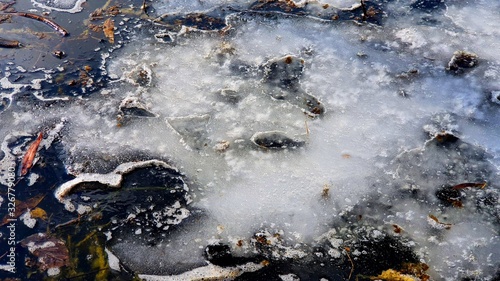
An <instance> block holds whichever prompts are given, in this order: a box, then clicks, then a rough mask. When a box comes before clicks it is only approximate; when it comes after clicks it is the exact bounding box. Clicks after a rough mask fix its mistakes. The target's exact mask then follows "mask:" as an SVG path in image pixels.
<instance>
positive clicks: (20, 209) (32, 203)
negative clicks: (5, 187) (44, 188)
mask: <svg viewBox="0 0 500 281" xmlns="http://www.w3.org/2000/svg"><path fill="white" fill-rule="evenodd" d="M44 197H45V195H42V194H39V195H37V196H35V197H33V198H30V199H28V200H26V202H22V201H17V200H16V210H15V212H14V213H12V214H11V213H7V214H6V215H5V216H4V217H3V220H2V223H0V226H3V225H6V224H7V223H9V219H15V218H18V217H19V216H20V215H22V214H23V213H24V212H26V210H28V209H34V208H35V207H36V206H37V205H38V204H39V203H40V202H41V201H42V199H43V198H44Z"/></svg>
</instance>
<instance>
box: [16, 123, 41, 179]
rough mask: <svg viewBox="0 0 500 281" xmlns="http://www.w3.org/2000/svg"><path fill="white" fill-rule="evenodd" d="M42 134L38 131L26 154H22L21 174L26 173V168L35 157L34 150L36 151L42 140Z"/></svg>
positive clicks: (31, 164) (29, 166)
mask: <svg viewBox="0 0 500 281" xmlns="http://www.w3.org/2000/svg"><path fill="white" fill-rule="evenodd" d="M42 138H43V134H42V132H40V133H39V134H38V138H36V140H35V141H34V142H33V143H32V144H31V145H30V147H29V148H28V150H27V151H26V154H24V157H23V161H22V162H21V176H24V175H26V174H27V173H28V170H29V169H30V168H31V166H33V160H34V159H35V155H36V152H37V151H38V146H39V145H40V142H41V141H42Z"/></svg>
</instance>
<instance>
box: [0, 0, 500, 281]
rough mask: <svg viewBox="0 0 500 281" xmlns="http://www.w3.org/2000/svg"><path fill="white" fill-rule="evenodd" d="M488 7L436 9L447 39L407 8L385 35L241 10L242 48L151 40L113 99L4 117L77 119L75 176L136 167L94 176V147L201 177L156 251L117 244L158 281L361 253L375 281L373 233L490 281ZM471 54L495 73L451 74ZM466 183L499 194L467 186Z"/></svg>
mask: <svg viewBox="0 0 500 281" xmlns="http://www.w3.org/2000/svg"><path fill="white" fill-rule="evenodd" d="M240 2H241V1H238V3H240ZM243 2H244V3H243V4H246V1H243ZM483 2H484V3H483ZM483 2H478V3H474V4H470V5H466V4H462V5H458V4H457V5H451V4H450V6H449V9H448V10H447V11H446V13H444V14H443V13H441V11H435V12H433V13H431V14H432V16H433V17H435V18H437V19H438V20H439V22H438V23H436V24H435V25H429V24H421V22H420V21H421V20H422V18H423V17H425V14H421V13H420V12H418V11H415V10H412V11H408V10H405V9H407V8H404V7H408V6H409V5H406V6H405V5H400V3H398V7H393V6H392V5H396V4H388V7H387V9H388V11H393V12H394V13H393V14H394V15H393V16H391V17H389V18H388V19H387V22H386V25H385V26H382V27H380V26H371V25H355V24H353V23H352V22H335V21H333V22H329V21H323V20H318V19H314V18H310V17H295V16H294V17H287V16H279V15H274V16H273V17H265V16H262V15H258V14H257V15H256V14H252V13H238V14H235V15H232V16H230V17H228V19H227V20H228V23H229V24H230V25H231V30H230V31H229V32H227V33H226V34H220V33H208V32H205V33H203V32H196V31H195V32H187V33H185V34H183V35H179V36H177V37H176V38H175V41H174V42H173V43H171V44H160V43H158V42H157V41H156V40H154V39H153V38H146V39H143V40H138V41H140V43H135V44H130V45H128V46H126V47H125V48H124V49H123V50H120V51H119V53H115V55H116V57H115V58H114V60H113V61H112V62H110V64H109V66H108V72H109V75H110V76H111V77H116V78H118V79H117V81H116V82H115V84H114V85H113V87H111V91H110V89H107V90H106V94H104V93H103V95H101V96H98V95H97V96H94V97H92V98H91V99H89V100H86V101H85V102H80V103H78V102H71V103H64V105H65V107H64V108H62V107H58V106H54V107H51V108H47V109H44V110H43V112H42V111H41V110H40V111H38V110H36V109H35V110H34V111H33V112H27V113H23V114H18V113H15V112H5V113H3V115H4V116H3V117H5V118H6V119H5V120H9V121H12V122H11V123H12V124H13V125H15V126H25V127H26V130H29V129H32V128H33V126H37V125H38V124H35V125H33V124H30V123H29V121H30V120H33V119H34V118H37V117H40V116H50V118H52V119H55V118H60V117H61V116H66V115H67V114H66V113H67V112H68V108H70V110H71V113H72V114H71V116H68V117H67V126H66V128H65V131H64V133H63V136H62V144H63V146H64V150H65V151H66V153H67V158H66V159H65V161H66V162H65V163H66V164H67V167H68V170H69V172H71V173H73V174H75V175H79V174H81V175H84V176H85V175H87V174H82V173H84V172H85V173H94V174H93V175H99V174H107V173H109V172H111V171H112V170H113V169H115V168H116V169H117V170H120V169H119V168H117V167H120V166H118V164H117V165H115V166H113V167H111V166H110V165H108V167H107V170H106V169H102V168H100V167H99V166H98V163H97V162H98V161H96V162H95V163H94V164H92V163H91V164H90V167H85V166H84V161H83V160H82V158H84V159H86V158H88V157H89V155H86V154H89V151H91V152H96V153H98V154H99V155H100V154H104V155H110V156H111V157H115V156H116V157H118V158H120V155H126V154H127V153H129V152H130V153H131V154H133V153H135V152H136V151H141V152H144V153H146V154H148V155H152V156H159V157H163V158H168V159H169V160H171V162H172V164H173V165H174V166H176V167H177V168H178V169H179V170H180V171H182V172H183V173H184V174H185V176H186V182H187V184H188V185H189V186H190V187H191V192H192V194H193V197H194V202H193V203H191V204H190V205H189V208H191V210H192V211H194V212H192V214H193V215H192V216H191V217H187V218H184V217H183V218H182V219H181V220H182V223H180V224H179V228H178V229H176V230H175V231H173V232H171V233H168V232H166V233H164V237H165V238H164V239H163V240H161V239H160V240H159V241H156V243H155V245H154V247H152V246H150V245H147V244H144V243H143V242H140V241H139V240H137V241H139V242H137V241H136V239H139V238H138V237H140V236H141V235H142V234H143V232H145V231H147V228H145V227H141V226H137V227H134V228H133V229H130V231H128V232H127V230H123V232H122V233H120V239H122V241H118V242H114V244H113V245H112V246H111V247H110V248H109V251H110V252H112V253H113V254H115V255H116V257H117V258H118V259H119V260H120V261H121V262H123V263H124V264H126V265H127V266H128V267H130V268H132V269H133V270H134V271H136V272H138V273H141V274H144V275H141V276H142V277H144V278H146V279H149V280H156V279H158V278H163V277H159V276H153V275H176V274H181V275H178V276H177V277H175V276H173V277H171V278H173V279H174V280H175V278H178V279H177V280H182V278H192V276H200V275H201V276H205V277H206V276H212V275H211V274H215V277H218V278H222V277H224V278H236V277H237V275H238V274H241V273H242V271H245V269H243V270H242V269H241V268H247V271H248V272H253V271H255V272H259V271H265V270H266V268H274V267H273V265H274V264H276V263H278V264H279V263H280V262H283V261H288V262H289V264H292V265H293V266H290V268H286V269H284V270H285V271H286V272H274V274H275V275H276V274H278V273H279V275H280V276H289V277H290V278H294V277H293V276H301V277H302V278H305V279H304V280H307V278H312V277H311V275H307V274H308V273H307V272H306V271H305V270H304V268H303V267H301V266H305V267H307V266H308V265H310V266H312V264H314V263H315V262H316V263H317V264H319V263H320V262H319V261H321V262H323V261H324V262H326V263H327V264H328V263H331V264H336V265H337V266H338V264H343V263H344V262H345V263H344V264H347V265H349V261H348V259H347V257H348V254H347V253H348V252H347V251H346V250H345V248H344V247H349V248H350V249H352V255H353V257H354V264H357V265H358V266H357V267H356V269H355V270H361V269H360V268H362V267H363V266H362V264H363V257H364V256H368V257H371V258H372V256H370V253H368V254H366V253H363V249H365V248H363V247H365V246H366V245H365V246H363V245H362V243H361V242H359V241H358V240H356V239H359V240H363V238H364V237H365V235H366V237H370V239H374V241H385V240H384V239H388V240H390V241H392V240H391V239H396V240H397V239H399V238H400V237H403V238H402V240H401V241H403V242H401V243H402V244H403V245H405V246H408V247H411V248H412V249H413V251H414V253H415V255H416V257H413V256H412V258H409V262H416V261H420V262H425V263H427V264H428V265H429V266H430V269H429V272H428V274H429V275H430V276H431V277H432V278H434V279H450V280H456V279H460V278H466V277H470V278H472V277H480V278H483V279H485V280H489V279H493V276H495V274H497V275H498V266H499V264H498V260H499V259H500V257H499V256H500V248H499V247H500V246H499V242H500V241H499V240H498V223H499V210H500V208H499V202H498V200H499V196H498V179H499V175H500V172H499V165H500V162H499V160H498V159H499V155H500V145H499V143H498V141H496V138H495V139H493V138H492V136H498V134H499V132H500V129H499V128H498V125H497V124H499V121H500V116H499V107H498V104H496V103H494V102H492V101H491V95H492V94H493V93H492V91H495V90H496V91H498V90H499V88H500V85H499V84H498V81H499V80H498V78H499V75H500V72H498V69H500V67H499V63H500V61H499V59H498V58H497V57H496V56H495V54H494V53H493V52H492V50H491V49H490V48H489V47H484V46H489V45H493V46H497V45H498V44H499V42H498V39H496V38H498V30H499V29H498V28H499V27H500V26H498V23H495V21H494V20H491V21H489V23H488V25H487V26H486V27H485V26H482V25H481V24H479V23H478V24H476V23H475V22H474V21H473V22H471V24H470V25H465V24H464V18H467V17H468V16H469V15H470V14H471V11H472V10H477V9H479V12H480V13H481V14H482V15H485V17H486V18H490V17H492V18H494V13H495V12H493V11H492V10H491V9H490V6H492V5H493V6H494V5H495V3H493V1H483ZM216 4H219V2H213V3H212V2H207V3H205V4H203V5H202V2H196V4H194V2H193V3H192V4H189V5H188V4H185V5H182V4H179V3H178V2H176V1H174V2H168V3H166V4H165V6H161V5H159V6H157V9H158V10H159V11H161V10H162V9H165V10H168V8H169V7H170V6H172V7H176V8H177V10H176V12H186V11H193V10H195V11H200V10H206V9H207V8H210V7H213V6H215V5H216ZM223 4H225V5H226V4H228V2H227V1H224V2H223ZM240 4H241V3H240ZM243 4H241V5H243ZM408 4H410V3H409V2H408ZM169 5H170V6H169ZM200 5H201V6H202V7H201V6H200ZM401 7H403V8H401ZM462 49H466V50H467V51H470V52H474V53H476V54H478V56H479V58H480V62H479V64H478V66H477V67H475V68H472V69H462V70H463V73H461V74H460V73H459V74H454V73H450V72H449V71H447V70H446V66H447V63H448V61H449V60H450V58H451V56H452V55H453V53H454V52H455V51H457V50H462ZM124 101H129V102H124ZM130 101H131V102H130ZM120 104H121V108H120ZM117 116H119V118H120V120H121V121H119V124H121V127H117V121H116V117H117ZM144 117H146V118H144ZM47 119H49V118H45V117H44V120H47ZM13 128H14V127H3V128H1V129H0V133H2V134H5V135H6V132H9V131H11V130H13ZM276 132H279V133H276ZM256 136H257V137H258V136H261V137H262V139H261V140H258V141H257V140H256ZM454 136H456V137H454ZM271 137H272V138H271ZM457 137H458V138H457ZM293 143H301V145H292V144H293ZM257 144H261V145H257ZM262 144H263V145H262ZM276 144H278V145H276ZM282 144H283V145H282ZM262 146H264V147H262ZM265 146H267V148H266V147H265ZM485 151H486V152H485ZM85 156H86V157H85ZM125 158H126V157H125ZM132 158H133V157H132ZM152 158H155V157H152ZM120 164H121V163H120ZM130 165H132V166H133V164H130ZM165 165H166V164H165ZM115 174H116V173H114V174H113V173H111V176H115ZM108 175H110V174H108ZM78 179H84V177H83V176H82V177H81V178H77V180H73V181H78ZM120 180H121V177H120ZM99 181H100V182H101V183H103V182H105V181H104V180H99ZM464 182H487V184H488V186H487V187H486V188H485V189H473V188H469V189H464V190H463V191H462V190H460V191H456V189H453V186H455V185H457V184H460V183H464ZM71 183H72V182H68V183H66V185H68V184H71ZM111 185H114V184H111ZM62 186H63V187H64V186H65V185H62ZM438 194H439V196H438ZM443 194H444V195H443ZM452 195H453V196H452ZM449 200H451V201H449ZM453 200H455V201H453ZM457 200H458V201H457ZM188 201H189V200H188ZM453 202H454V204H455V206H454V205H453ZM458 202H459V203H460V204H462V205H463V206H462V207H461V208H459V207H457V206H456V205H457V204H458ZM431 216H432V217H434V218H436V220H434V219H433V218H432V217H431ZM448 224H451V227H450V229H447V226H448ZM351 225H354V226H355V227H354V226H351ZM357 227H359V230H357V229H356V228H357ZM397 229H402V233H401V231H399V230H398V231H395V230H397ZM471 230H472V231H471ZM395 232H397V233H395ZM353 237H355V238H353ZM393 237H396V238H393ZM370 239H368V240H370ZM377 239H379V240H377ZM397 241H399V240H397ZM136 242H137V243H136ZM218 243H220V244H222V245H226V246H227V247H228V249H229V250H228V251H229V252H231V255H234V256H236V257H245V258H249V259H251V258H252V256H253V255H255V254H257V256H259V257H263V259H265V260H266V261H267V262H269V263H270V264H271V265H267V264H266V263H264V264H263V263H262V261H261V260H251V262H250V263H246V262H247V261H248V260H245V263H243V262H242V263H240V264H239V265H238V266H234V265H232V266H231V267H226V268H219V267H217V266H213V265H209V266H206V267H204V265H205V260H206V259H209V260H211V261H217V259H216V258H213V257H212V259H210V258H207V257H206V256H203V252H204V251H205V252H206V251H208V250H207V249H208V248H206V247H207V245H219V244H218ZM391 243H392V242H391ZM394 243H396V242H394ZM398 243H399V242H398ZM396 244H397V243H396ZM262 245H264V246H262ZM265 245H269V246H265ZM391 245H392V244H391ZM398 245H399V244H398ZM259 247H260V248H259ZM266 247H268V248H266ZM314 247H318V248H321V249H322V250H318V248H314ZM262 248H264V250H263V249H262ZM224 249H225V248H224ZM368 249H370V248H369V247H368ZM405 249H406V248H405ZM267 251H269V253H268V252H267ZM365 252H366V250H365ZM368 252H369V251H368ZM320 256H321V257H320ZM409 256H411V255H409ZM404 257H405V258H406V257H408V256H404ZM322 258H324V259H322ZM350 258H351V257H350V256H349V259H350ZM315 259H317V260H315ZM396 259H397V258H396ZM219 262H220V261H217V263H219ZM152 264H153V265H152ZM157 264H159V265H160V266H157ZM294 266H296V268H295V269H294V268H293V267H294ZM332 268H333V267H332ZM190 269H192V270H190ZM349 269H350V268H347V271H346V273H349ZM385 269H388V268H385ZM189 270H190V271H189ZM317 270H318V272H323V273H321V274H325V275H326V276H328V274H332V275H331V278H333V279H332V280H335V276H336V275H334V274H333V273H331V271H328V270H327V269H321V268H319V269H317ZM321 270H323V271H321ZM330 270H331V269H330ZM183 271H187V272H183ZM339 271H342V270H340V269H339ZM209 272H210V273H209ZM214 272H215V273H214ZM356 272H358V271H356ZM379 273H380V272H379ZM270 274H271V273H270ZM287 274H291V275H287ZM318 274H320V273H318ZM374 274H375V273H374ZM377 274H378V273H376V274H375V275H377ZM339 275H341V276H342V277H343V278H346V277H347V276H346V275H345V276H344V275H342V274H339ZM187 276H191V277H187ZM337 277H338V276H337ZM280 278H281V279H283V278H285V277H280ZM338 278H340V277H338ZM164 280H168V279H164Z"/></svg>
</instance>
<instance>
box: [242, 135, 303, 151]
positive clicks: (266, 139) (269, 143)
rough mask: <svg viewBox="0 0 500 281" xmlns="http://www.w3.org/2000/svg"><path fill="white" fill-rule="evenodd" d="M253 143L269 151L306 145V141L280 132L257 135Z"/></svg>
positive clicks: (253, 137)
mask: <svg viewBox="0 0 500 281" xmlns="http://www.w3.org/2000/svg"><path fill="white" fill-rule="evenodd" d="M251 141H252V142H253V143H254V144H256V145H257V146H259V147H261V148H268V149H286V148H298V147H302V146H304V145H305V141H301V140H295V139H292V138H290V137H288V136H287V135H286V133H284V132H279V131H269V132H258V133H255V134H254V135H253V136H252V138H251Z"/></svg>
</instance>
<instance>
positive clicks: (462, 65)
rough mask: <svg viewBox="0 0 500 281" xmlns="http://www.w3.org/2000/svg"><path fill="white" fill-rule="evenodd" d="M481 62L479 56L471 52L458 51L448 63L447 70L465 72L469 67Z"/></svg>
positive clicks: (458, 72)
mask: <svg viewBox="0 0 500 281" xmlns="http://www.w3.org/2000/svg"><path fill="white" fill-rule="evenodd" d="M478 63H479V57H478V56H477V55H476V54H474V53H470V52H466V51H456V52H455V53H454V54H453V57H452V58H451V60H450V62H449V63H448V68H447V70H448V71H450V72H453V73H455V74H460V73H462V72H464V70H465V69H467V68H473V67H476V66H477V64H478Z"/></svg>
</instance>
